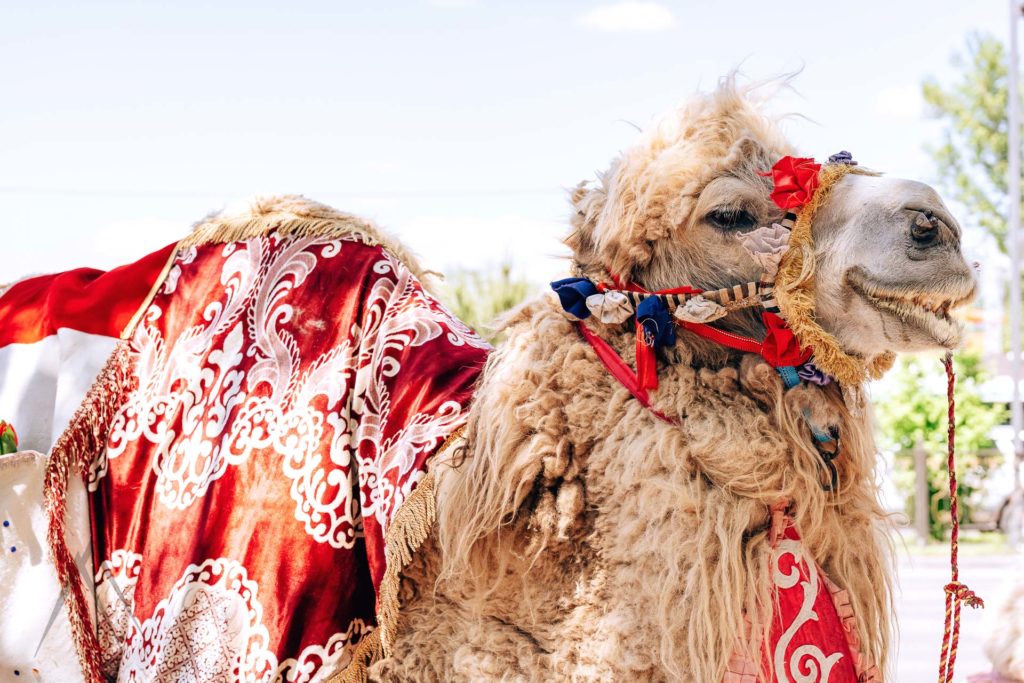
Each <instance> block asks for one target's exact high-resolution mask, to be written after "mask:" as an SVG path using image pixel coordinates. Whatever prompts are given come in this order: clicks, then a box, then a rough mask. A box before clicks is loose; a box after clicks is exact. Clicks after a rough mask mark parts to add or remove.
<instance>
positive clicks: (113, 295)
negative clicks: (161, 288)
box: [0, 244, 174, 347]
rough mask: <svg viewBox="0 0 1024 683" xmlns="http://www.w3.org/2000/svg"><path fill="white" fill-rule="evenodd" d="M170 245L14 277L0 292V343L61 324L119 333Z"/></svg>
mask: <svg viewBox="0 0 1024 683" xmlns="http://www.w3.org/2000/svg"><path fill="white" fill-rule="evenodd" d="M173 248H174V245H173V244H169V245H167V246H166V247H164V248H163V249H160V250H158V251H154V252H153V253H152V254H149V255H148V256H144V257H143V258H141V259H139V260H138V261H136V262H135V263H130V264H128V265H126V266H121V267H120V268H114V269H113V270H109V271H102V270H96V269H95V268H78V269H76V270H69V271H65V272H63V273H55V274H53V275H39V276H37V277H31V278H28V279H26V280H22V281H20V282H16V283H15V284H13V285H11V287H10V289H8V290H7V291H6V292H4V294H3V296H2V297H0V321H3V324H2V325H0V347H3V346H6V345H8V344H31V343H34V342H37V341H39V340H41V339H43V338H44V337H48V336H50V335H51V334H54V333H56V331H57V330H58V329H59V328H62V327H66V328H70V329H72V330H78V331H79V332H88V333H91V334H102V335H104V336H107V337H119V336H121V331H122V330H123V329H124V328H125V327H126V326H127V325H128V322H129V321H130V320H131V318H132V316H133V315H135V311H137V310H138V308H139V306H141V305H142V301H143V299H145V298H146V295H147V294H149V292H150V290H151V289H152V287H153V284H154V283H155V282H156V280H157V278H158V277H159V276H160V272H161V271H162V270H163V267H164V265H165V264H166V263H167V259H168V258H170V256H171V250H172V249H173Z"/></svg>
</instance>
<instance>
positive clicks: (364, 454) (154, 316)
mask: <svg viewBox="0 0 1024 683" xmlns="http://www.w3.org/2000/svg"><path fill="white" fill-rule="evenodd" d="M131 344H132V352H133V354H134V356H135V363H136V372H137V374H138V379H139V388H138V389H137V390H136V391H135V392H134V393H133V394H132V395H131V397H130V398H129V400H128V402H127V403H126V404H125V405H124V406H123V407H122V408H121V410H120V412H119V413H118V415H117V416H116V418H115V420H114V422H113V426H112V428H111V431H110V437H109V440H108V447H107V450H106V452H105V453H104V455H103V457H101V458H99V459H98V460H97V461H96V462H94V463H93V464H92V467H91V469H90V474H89V481H88V486H89V491H90V500H91V513H92V524H93V533H94V538H93V543H94V561H95V569H96V582H97V584H96V590H97V606H98V627H99V633H100V640H101V643H102V649H103V664H104V669H105V673H106V674H107V675H109V676H111V677H115V676H116V677H117V678H118V680H128V681H130V680H154V679H156V680H172V679H174V680H178V679H184V680H220V677H221V676H224V677H226V678H225V679H227V678H230V679H231V680H279V679H278V678H277V677H282V679H283V680H288V681H308V680H312V679H316V680H320V679H322V678H323V677H324V676H326V675H327V674H328V673H330V672H333V671H335V670H338V669H340V668H342V667H344V666H345V665H346V664H347V662H348V660H349V658H350V654H351V650H352V648H353V647H354V645H355V644H356V643H358V641H359V640H360V639H361V638H362V637H363V636H365V635H366V634H367V633H369V632H370V631H371V630H372V629H373V627H374V613H375V600H376V589H377V587H378V585H379V581H380V578H381V576H382V575H383V572H384V569H385V559H384V558H385V555H384V549H385V534H386V532H387V529H388V525H389V524H390V522H391V520H392V519H393V518H394V514H395V511H396V510H397V509H398V508H399V506H400V505H401V503H402V502H403V501H404V500H405V498H406V497H407V496H408V495H409V493H410V492H411V491H412V489H413V488H414V487H415V485H416V483H417V482H418V481H419V480H420V479H421V478H422V477H423V476H424V474H425V463H426V460H427V458H428V457H429V456H430V455H431V454H432V453H433V452H434V451H435V450H436V449H437V448H438V447H439V446H440V445H441V443H443V441H444V440H445V438H446V437H447V436H448V435H449V434H451V433H452V432H453V431H454V430H455V429H457V428H458V427H459V426H460V425H461V424H462V423H463V422H464V421H465V417H466V406H467V404H468V403H469V400H470V398H471V396H472V392H473V386H474V383H475V381H476V379H477V377H478V375H479V373H480V371H481V369H482V366H483V363H484V361H485V359H486V356H487V353H488V351H489V347H488V346H487V345H486V344H485V343H484V342H483V341H481V340H480V339H479V338H478V337H477V336H476V335H475V334H473V333H472V332H471V331H470V330H469V329H468V328H466V327H465V326H464V325H463V324H462V323H460V322H459V321H457V320H456V319H455V318H454V317H453V316H452V315H450V314H449V313H448V311H446V310H445V309H444V308H443V307H442V306H441V304H439V303H438V302H437V301H436V300H435V299H434V298H432V297H431V296H430V295H429V294H428V293H427V292H426V291H425V290H424V289H423V287H422V286H421V284H420V283H419V282H418V281H417V280H416V278H415V277H414V276H413V275H412V273H410V272H409V270H408V268H406V267H405V266H404V265H403V264H402V263H400V262H399V261H398V260H397V259H395V258H394V257H393V256H391V255H390V254H389V253H388V252H386V251H384V250H383V249H382V248H380V247H377V246H370V245H368V244H365V243H362V242H360V241H358V240H356V239H326V238H301V239H300V238H282V237H279V236H277V235H276V234H271V235H268V236H265V237H260V238H256V239H252V240H248V241H245V242H238V243H232V244H227V245H207V246H203V247H199V248H191V249H187V250H184V251H182V252H181V253H179V254H178V256H177V258H176V260H175V263H174V265H173V267H172V268H171V270H170V272H169V273H168V275H167V278H166V279H165V281H164V283H163V285H162V286H161V288H160V290H159V292H158V293H157V295H156V297H155V299H154V300H153V302H152V305H151V306H150V307H149V308H148V309H147V311H146V312H145V315H144V316H143V319H142V322H141V324H140V325H139V327H138V328H137V330H136V332H135V334H134V336H133V338H132V340H131Z"/></svg>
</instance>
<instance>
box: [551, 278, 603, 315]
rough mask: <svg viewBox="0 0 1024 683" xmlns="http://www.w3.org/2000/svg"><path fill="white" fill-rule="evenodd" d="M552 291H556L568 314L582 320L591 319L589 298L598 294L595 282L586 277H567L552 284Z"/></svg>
mask: <svg viewBox="0 0 1024 683" xmlns="http://www.w3.org/2000/svg"><path fill="white" fill-rule="evenodd" d="M551 289H553V290H555V294H557V295H558V300H559V301H560V302H561V304H562V308H563V309H565V312H566V313H571V314H572V315H574V316H576V317H577V318H579V319H580V320H585V319H587V318H589V317H590V309H589V308H587V297H588V296H592V295H594V294H597V285H595V284H594V283H593V282H591V281H590V280H588V279H587V278H585V277H567V278H565V279H564V280H555V281H554V282H552V283H551Z"/></svg>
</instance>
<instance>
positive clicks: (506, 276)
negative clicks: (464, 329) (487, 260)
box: [443, 261, 537, 344]
mask: <svg viewBox="0 0 1024 683" xmlns="http://www.w3.org/2000/svg"><path fill="white" fill-rule="evenodd" d="M444 289H445V291H444V292H443V294H444V295H445V300H446V302H447V304H448V305H449V307H450V308H451V309H452V312H453V313H454V314H455V315H456V316H457V317H458V318H459V319H460V320H462V321H463V322H465V323H466V324H467V325H469V326H470V327H472V328H473V329H474V330H476V332H477V334H479V335H480V336H481V337H483V338H484V339H486V340H487V341H489V342H490V343H491V344H497V343H499V342H501V341H502V338H503V337H502V335H501V334H500V333H498V332H497V331H496V330H495V329H494V327H493V325H494V322H495V319H496V318H497V317H498V316H500V315H501V314H502V313H504V312H505V311H508V310H509V309H512V308H514V307H515V306H518V305H519V304H520V303H522V302H523V301H525V300H526V298H527V297H528V296H529V295H530V294H532V293H533V292H534V291H535V290H536V289H537V286H536V285H535V284H533V283H531V282H530V281H529V280H527V279H526V278H524V277H522V276H520V275H518V274H516V273H515V272H514V270H513V267H512V264H511V263H509V262H507V261H506V262H503V263H501V264H500V265H499V266H498V267H497V268H489V269H481V270H468V269H464V270H456V271H454V272H452V273H450V274H449V275H448V277H447V278H446V282H445V287H444Z"/></svg>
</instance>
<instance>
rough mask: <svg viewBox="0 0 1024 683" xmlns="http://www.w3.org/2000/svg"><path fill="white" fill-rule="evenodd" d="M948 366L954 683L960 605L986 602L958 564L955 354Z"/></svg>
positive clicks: (949, 635) (945, 678) (945, 677)
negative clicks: (963, 579) (963, 577)
mask: <svg viewBox="0 0 1024 683" xmlns="http://www.w3.org/2000/svg"><path fill="white" fill-rule="evenodd" d="M943 365H944V366H945V368H946V401H947V404H948V406H949V410H948V411H947V419H948V420H949V423H948V425H947V427H946V467H947V468H948V470H949V514H950V519H951V521H952V530H951V532H950V538H949V566H950V574H951V577H950V582H949V583H947V584H946V586H945V591H946V628H945V632H944V633H943V636H942V651H941V652H940V653H939V683H952V681H953V666H954V665H955V664H956V650H957V646H958V645H959V643H960V607H961V604H962V603H966V604H967V605H968V606H969V607H984V606H985V602H984V601H983V600H982V599H981V598H979V597H978V596H977V595H975V593H974V591H972V590H971V589H970V588H968V587H967V586H965V585H964V584H962V583H960V567H959V566H958V565H957V553H958V551H959V541H960V520H959V519H958V511H957V499H956V492H957V483H956V456H955V452H956V402H955V401H954V400H953V388H954V386H955V384H956V375H955V374H954V373H953V355H952V354H951V353H947V354H946V357H945V359H944V360H943Z"/></svg>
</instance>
